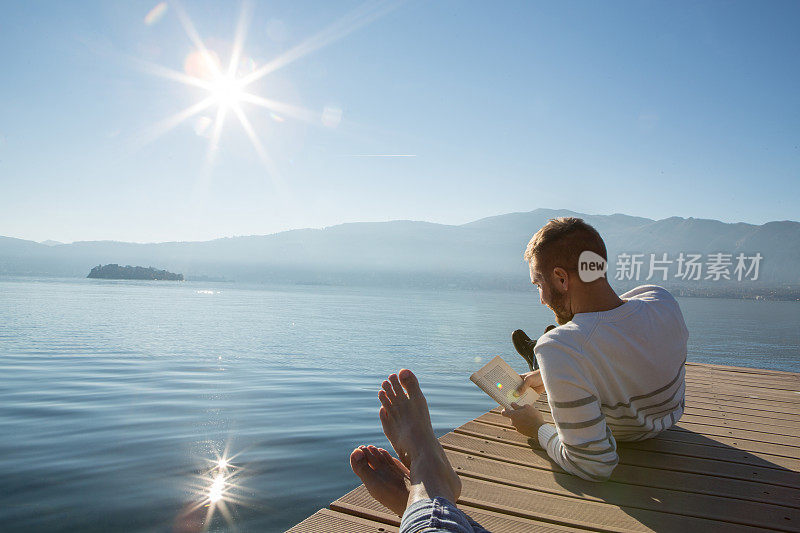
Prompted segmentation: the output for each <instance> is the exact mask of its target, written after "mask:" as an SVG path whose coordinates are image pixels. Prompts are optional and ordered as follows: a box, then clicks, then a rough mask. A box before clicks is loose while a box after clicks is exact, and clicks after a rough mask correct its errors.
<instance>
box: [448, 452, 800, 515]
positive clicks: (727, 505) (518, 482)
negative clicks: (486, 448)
mask: <svg viewBox="0 0 800 533" xmlns="http://www.w3.org/2000/svg"><path fill="white" fill-rule="evenodd" d="M448 459H449V460H450V464H451V465H453V468H455V469H456V471H457V472H458V474H459V475H466V476H469V477H474V478H476V479H481V480H484V481H489V482H493V483H499V484H507V485H511V486H514V487H520V488H526V489H533V490H537V491H542V492H547V493H549V494H558V495H562V496H568V497H572V498H578V499H583V500H587V501H598V502H605V503H610V504H614V505H618V506H623V507H635V508H637V509H648V510H651V511H661V512H668V513H672V514H677V515H683V516H689V517H697V518H708V519H711V520H721V521H725V522H731V523H736V524H743V525H750V526H755V527H766V526H768V525H769V524H774V523H778V522H780V521H781V520H788V521H791V522H793V523H797V524H800V509H797V508H789V507H784V506H781V505H775V504H774V503H764V502H754V501H747V500H742V499H737V500H733V499H731V498H727V497H724V496H719V495H716V494H690V493H687V492H685V491H683V490H671V489H664V488H657V487H649V486H642V485H630V484H626V483H617V482H613V481H612V482H609V483H593V482H591V481H585V480H583V479H580V478H578V477H576V476H573V475H571V474H566V473H560V472H554V471H544V470H539V469H534V468H527V467H524V466H520V465H519V464H512V463H508V462H505V461H502V460H494V459H488V458H482V457H476V456H474V455H468V454H465V453H461V452H455V451H451V452H449V453H448ZM795 496H796V497H797V498H800V490H798V491H796V492H795Z"/></svg>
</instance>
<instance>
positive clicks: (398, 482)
mask: <svg viewBox="0 0 800 533" xmlns="http://www.w3.org/2000/svg"><path fill="white" fill-rule="evenodd" d="M350 467H351V468H352V469H353V472H355V473H356V475H357V476H358V477H359V478H361V481H362V482H363V483H364V486H365V487H367V490H368V491H369V493H370V494H371V495H372V497H373V498H375V499H376V500H378V501H379V502H380V503H382V504H383V505H384V507H386V508H387V509H390V510H391V511H393V512H395V513H397V516H403V512H405V510H406V505H407V503H408V494H409V488H410V487H411V478H410V476H409V472H408V468H406V467H405V465H403V463H401V462H400V461H398V460H397V459H395V458H394V457H392V456H391V455H390V454H389V452H387V451H386V450H384V449H383V448H376V447H375V446H359V447H358V448H356V449H355V450H353V453H351V454H350Z"/></svg>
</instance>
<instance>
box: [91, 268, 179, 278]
mask: <svg viewBox="0 0 800 533" xmlns="http://www.w3.org/2000/svg"><path fill="white" fill-rule="evenodd" d="M86 277H87V278H99V279H152V280H168V281H183V274H173V273H172V272H167V271H166V270H158V269H155V268H153V267H146V268H145V267H140V266H136V267H135V266H130V265H127V266H119V265H117V264H113V265H97V266H96V267H94V268H93V269H92V271H91V272H89V275H88V276H86Z"/></svg>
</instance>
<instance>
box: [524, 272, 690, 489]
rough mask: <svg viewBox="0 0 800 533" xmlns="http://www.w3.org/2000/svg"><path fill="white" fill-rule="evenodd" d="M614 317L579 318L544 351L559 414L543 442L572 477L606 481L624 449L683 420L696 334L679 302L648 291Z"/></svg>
mask: <svg viewBox="0 0 800 533" xmlns="http://www.w3.org/2000/svg"><path fill="white" fill-rule="evenodd" d="M620 298H622V299H623V300H627V301H626V302H625V303H623V304H622V305H621V306H619V307H617V308H616V309H612V310H610V311H602V312H596V313H578V314H576V315H575V316H574V317H573V319H572V320H571V321H570V322H568V323H566V324H564V325H562V326H559V327H557V328H555V329H553V330H551V331H549V332H548V333H545V334H544V335H543V336H542V337H540V338H539V340H538V341H537V343H536V347H535V350H534V352H535V354H536V359H537V361H538V362H539V367H540V368H541V375H542V380H543V381H544V387H545V390H546V391H547V401H548V402H549V404H550V409H551V412H552V414H553V420H554V421H555V425H553V424H544V425H543V426H541V427H540V428H539V435H538V436H539V442H540V444H541V445H542V447H543V448H544V449H546V450H547V453H548V455H550V457H551V458H552V459H553V460H554V461H555V462H557V463H558V464H559V465H560V466H561V467H562V468H564V470H566V471H567V472H571V473H573V474H575V475H577V476H580V477H582V478H584V479H588V480H593V481H604V480H606V479H608V477H609V476H610V475H611V471H612V470H613V469H614V467H615V466H616V465H617V462H618V461H619V458H618V457H617V441H634V440H643V439H647V438H650V437H653V436H655V435H657V434H658V433H660V432H662V431H664V430H665V429H667V428H669V427H670V426H672V425H673V424H675V422H677V421H678V419H679V418H680V417H681V415H682V414H683V406H684V390H685V386H684V363H685V362H686V341H687V339H688V337H689V332H688V331H687V329H686V324H685V323H684V321H683V315H682V314H681V310H680V308H679V307H678V302H677V301H675V299H674V298H673V297H672V295H670V293H669V292H667V291H666V290H665V289H663V288H661V287H657V286H655V285H645V286H641V287H637V288H635V289H633V290H631V291H629V292H627V293H625V294H623V295H622V296H620Z"/></svg>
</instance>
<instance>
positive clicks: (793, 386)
mask: <svg viewBox="0 0 800 533" xmlns="http://www.w3.org/2000/svg"><path fill="white" fill-rule="evenodd" d="M686 377H687V379H700V380H704V381H714V382H720V383H730V384H734V385H736V386H739V387H763V388H767V389H778V390H783V391H796V390H798V389H800V380H798V379H777V378H775V377H772V376H755V375H753V374H749V375H748V374H727V373H723V372H706V371H702V370H692V369H690V368H688V367H687V369H686Z"/></svg>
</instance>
